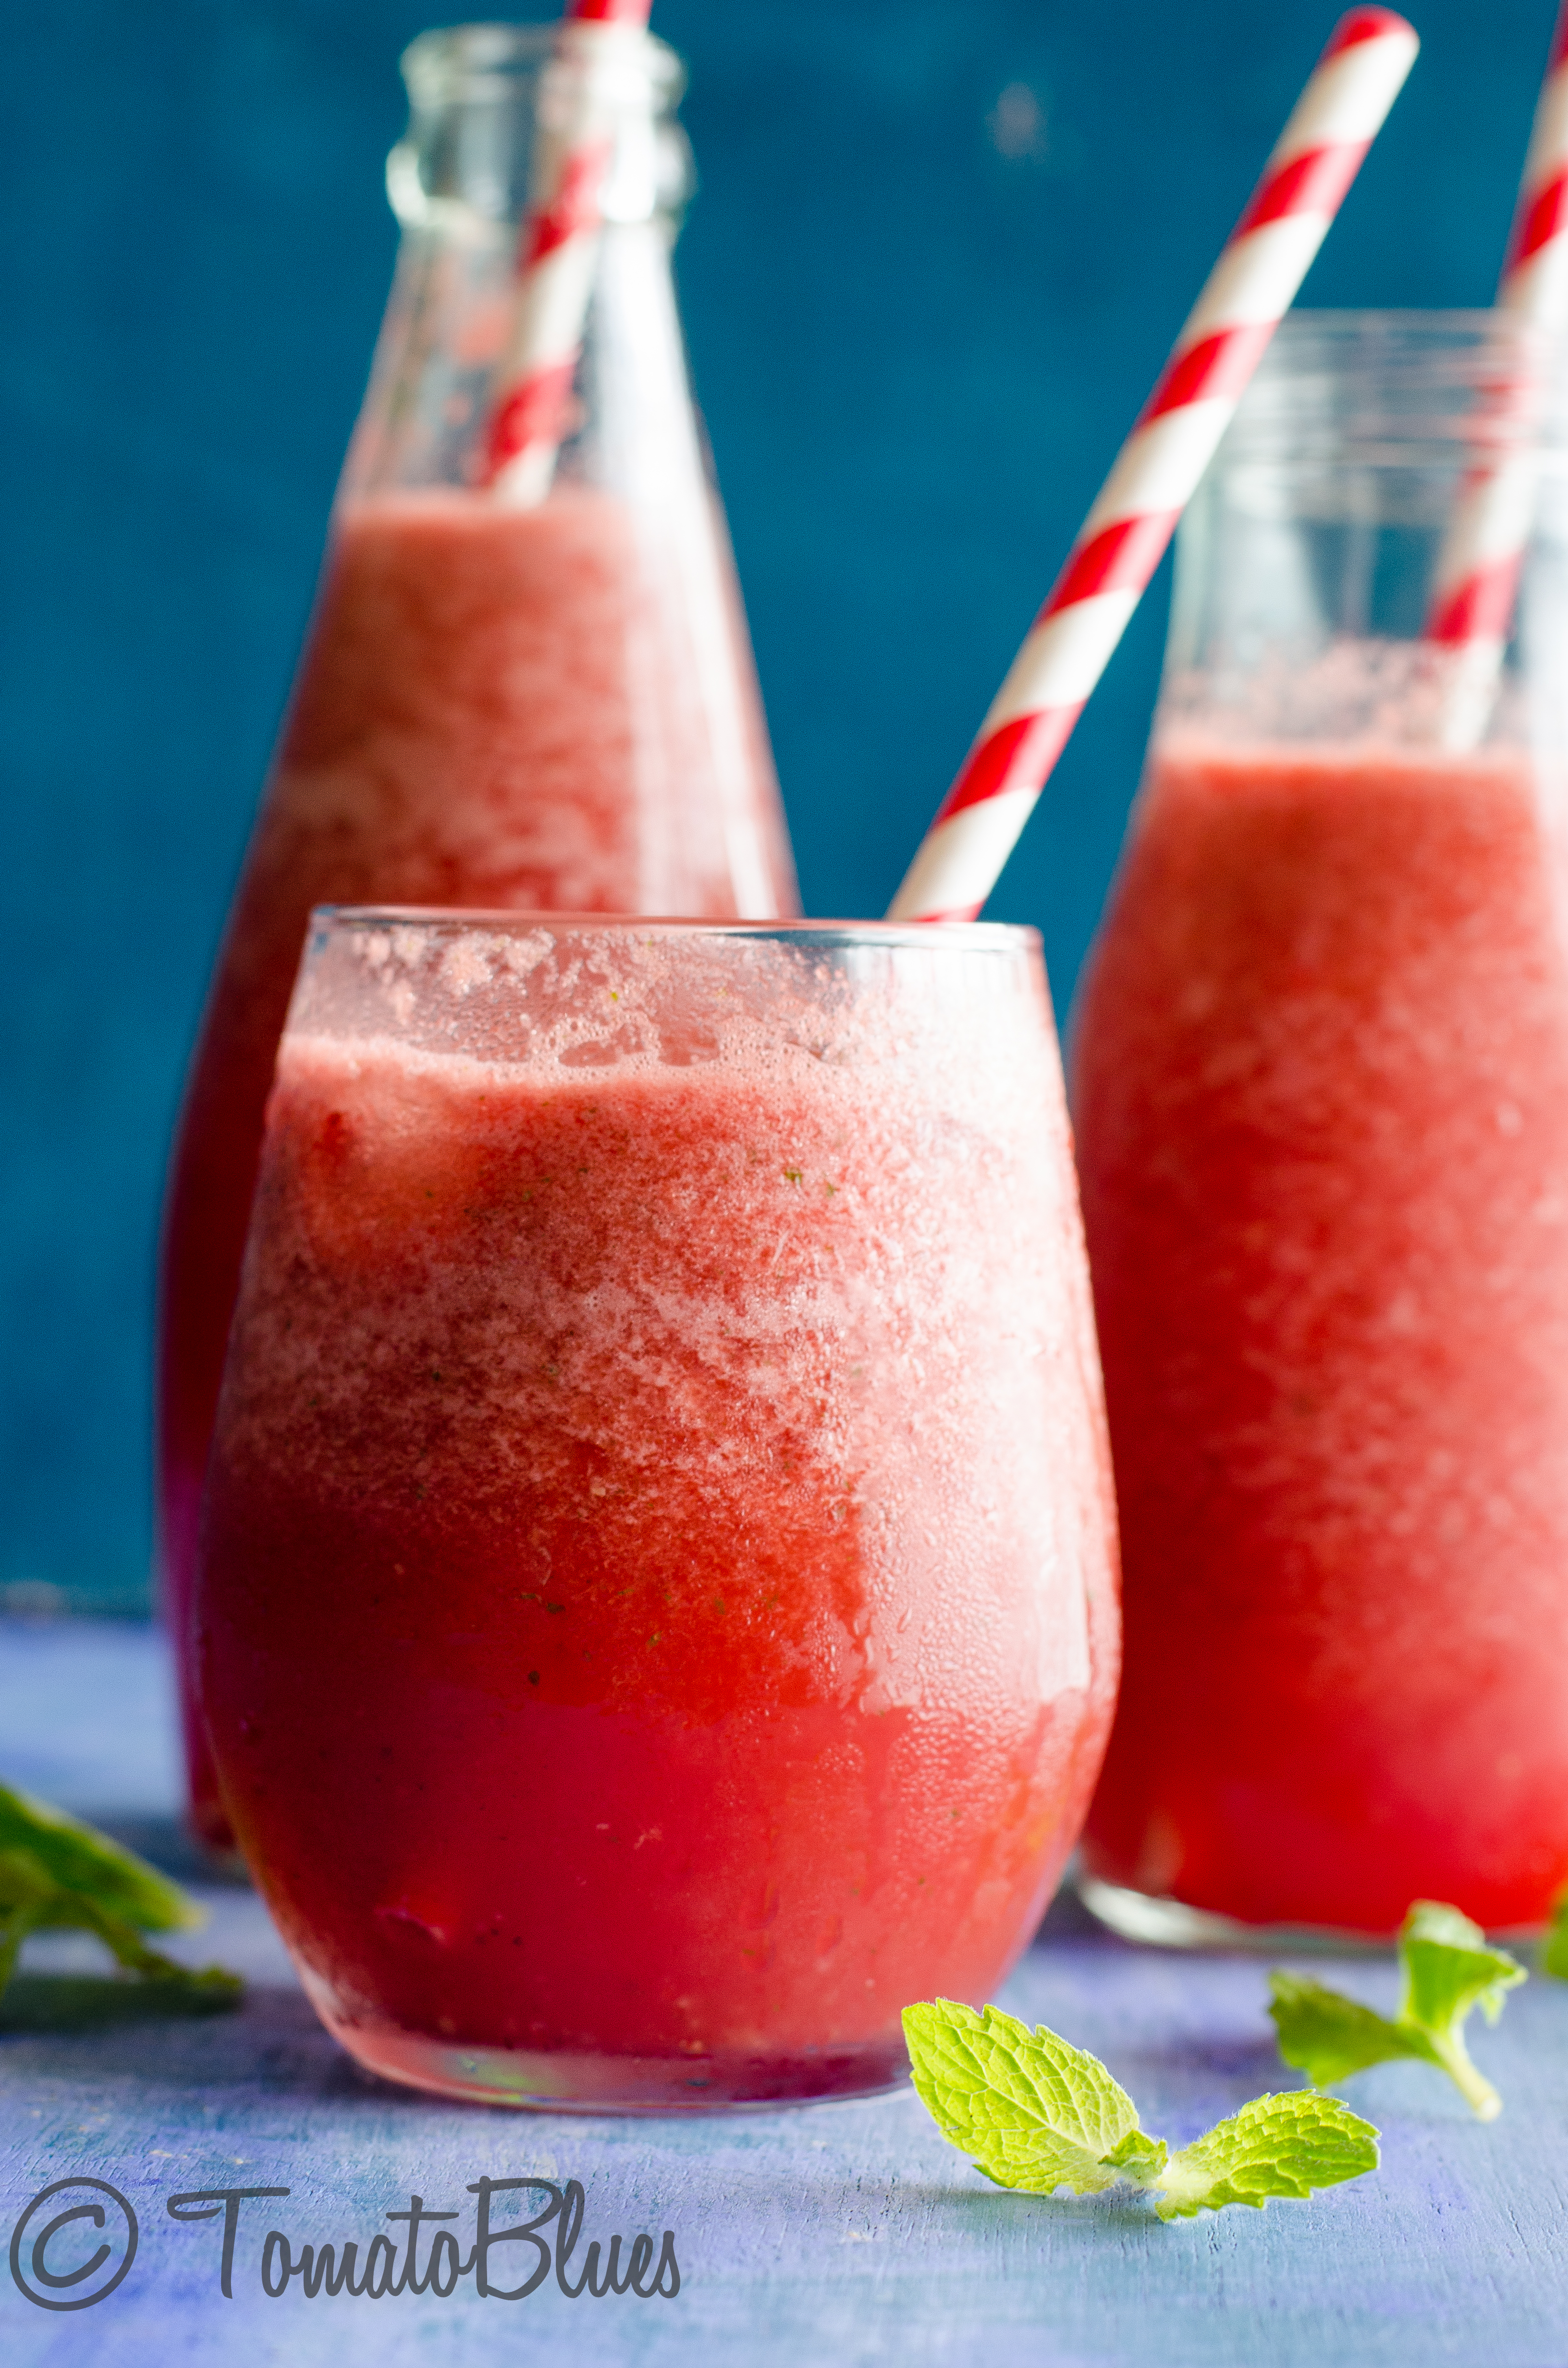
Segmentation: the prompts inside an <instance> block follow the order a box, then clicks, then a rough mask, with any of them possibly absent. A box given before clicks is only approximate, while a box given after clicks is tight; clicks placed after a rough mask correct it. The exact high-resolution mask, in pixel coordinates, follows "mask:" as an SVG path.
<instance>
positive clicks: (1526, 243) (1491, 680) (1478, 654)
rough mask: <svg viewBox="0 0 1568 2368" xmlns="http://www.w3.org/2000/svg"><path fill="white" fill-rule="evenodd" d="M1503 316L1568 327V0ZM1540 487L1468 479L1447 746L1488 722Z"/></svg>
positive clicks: (1445, 619)
mask: <svg viewBox="0 0 1568 2368" xmlns="http://www.w3.org/2000/svg"><path fill="white" fill-rule="evenodd" d="M1496 310H1497V311H1498V312H1499V313H1504V314H1506V315H1507V316H1508V317H1510V318H1511V319H1513V320H1515V321H1518V322H1521V323H1522V324H1524V325H1525V326H1527V327H1528V328H1531V329H1534V330H1536V331H1538V332H1539V333H1540V336H1541V337H1542V338H1543V339H1546V338H1549V337H1550V338H1555V337H1559V336H1561V335H1562V330H1563V328H1564V327H1565V326H1568V0H1563V6H1562V10H1561V12H1560V14H1559V16H1558V19H1557V26H1556V29H1555V31H1554V32H1553V34H1552V37H1551V53H1550V55H1549V57H1548V59H1547V65H1546V79H1545V80H1544V82H1543V83H1542V84H1541V86H1540V98H1539V99H1538V100H1537V101H1536V110H1535V122H1534V125H1533V127H1532V130H1531V132H1530V144H1529V147H1528V151H1527V153H1526V156H1525V169H1524V174H1523V177H1522V178H1521V180H1520V183H1519V198H1518V204H1517V209H1516V211H1515V214H1514V226H1513V231H1512V233H1511V235H1510V237H1509V240H1508V251H1507V254H1506V257H1505V259H1504V264H1503V276H1502V278H1501V279H1499V281H1498V283H1497V296H1496ZM1541 392H1542V390H1541V388H1540V386H1539V384H1535V383H1530V382H1526V383H1521V384H1518V385H1516V386H1515V387H1513V388H1511V389H1504V390H1502V391H1501V393H1500V397H1499V400H1498V403H1497V404H1496V406H1495V409H1494V420H1495V423H1496V425H1497V426H1498V427H1500V428H1502V429H1503V430H1504V431H1505V432H1506V430H1507V428H1508V427H1509V426H1510V425H1511V426H1512V427H1513V429H1514V431H1515V432H1516V433H1517V431H1518V430H1519V429H1520V428H1521V427H1525V426H1527V425H1528V421H1529V418H1530V415H1531V413H1532V411H1533V409H1534V406H1535V404H1536V403H1538V402H1539V399H1540V393H1541ZM1536 488H1537V469H1536V462H1535V459H1534V456H1533V454H1531V453H1528V452H1520V453H1517V454H1514V455H1512V456H1509V457H1506V458H1504V459H1503V460H1501V461H1496V462H1494V463H1493V464H1491V465H1489V466H1486V467H1483V468H1478V469H1474V470H1472V471H1471V472H1470V474H1469V475H1468V476H1467V478H1466V480H1465V482H1464V484H1463V485H1462V486H1461V488H1460V494H1459V498H1458V500H1457V501H1456V502H1455V504H1454V514H1453V517H1452V518H1451V519H1450V520H1449V530H1448V533H1447V535H1446V536H1445V538H1444V541H1443V548H1442V551H1441V552H1440V553H1439V555H1438V560H1437V571H1436V575H1435V579H1434V585H1433V592H1432V601H1431V608H1430V610H1429V613H1428V617H1427V623H1426V636H1427V639H1428V640H1429V641H1434V642H1439V643H1446V644H1448V646H1449V648H1450V649H1452V650H1453V651H1454V652H1455V653H1456V663H1455V669H1454V676H1453V679H1452V680H1451V682H1449V684H1448V685H1447V686H1446V691H1445V697H1444V701H1443V721H1442V726H1441V737H1442V739H1443V741H1444V743H1445V744H1446V745H1447V746H1449V747H1473V746H1475V744H1476V742H1477V741H1479V740H1480V739H1481V738H1482V737H1483V734H1484V733H1485V730H1486V726H1487V723H1488V721H1489V719H1490V717H1491V713H1492V709H1493V706H1494V703H1495V700H1496V694H1497V684H1498V680H1499V678H1500V677H1501V674H1502V668H1503V652H1504V650H1505V649H1506V646H1507V640H1508V634H1509V632H1510V630H1511V628H1512V624H1513V618H1514V604H1515V600H1516V598H1517V593H1518V586H1519V573H1520V570H1521V568H1522V566H1523V564H1524V555H1525V545H1526V544H1527V543H1528V541H1529V536H1530V529H1531V527H1532V525H1533V524H1534V520H1535V507H1536Z"/></svg>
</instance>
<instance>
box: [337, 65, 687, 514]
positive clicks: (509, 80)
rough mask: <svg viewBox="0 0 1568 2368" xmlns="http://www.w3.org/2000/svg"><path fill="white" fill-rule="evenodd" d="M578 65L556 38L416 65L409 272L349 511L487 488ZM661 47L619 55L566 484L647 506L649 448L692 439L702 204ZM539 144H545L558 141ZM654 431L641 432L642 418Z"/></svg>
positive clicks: (374, 372) (403, 172)
mask: <svg viewBox="0 0 1568 2368" xmlns="http://www.w3.org/2000/svg"><path fill="white" fill-rule="evenodd" d="M581 71H582V67H581V63H580V61H579V60H577V59H576V58H574V56H573V55H572V54H571V53H570V51H565V50H563V49H562V47H561V46H560V45H559V44H558V40H557V33H556V28H552V27H545V26H526V27H520V26H502V25H494V26H467V27H462V28H459V29H458V30H457V31H455V32H438V33H427V34H425V35H423V36H421V38H420V39H419V40H417V41H415V43H414V44H413V46H412V47H411V49H410V50H409V51H407V52H406V53H405V56H404V59H403V74H404V78H405V80H406V82H407V85H408V90H409V99H410V110H409V126H408V131H407V133H406V134H405V136H404V138H403V140H402V141H400V142H399V143H398V145H397V146H396V147H395V148H394V149H393V150H392V154H391V156H390V157H389V158H388V160H387V189H388V195H389V197H390V199H391V201H392V209H393V211H394V212H395V213H396V215H397V216H398V219H399V222H401V224H402V228H403V237H402V242H401V245H400V247H399V252H398V261H397V268H396V272H395V275H394V278H393V283H392V294H391V297H390V299H389V302H388V306H387V312H386V316H385V319H384V322H383V324H382V328H381V336H380V339H379V341H378V344H377V348H376V356H375V360H374V363H373V365H372V369H371V374H370V382H369V389H368V392H367V394H366V398H365V402H364V404H363V406H362V409H361V412H360V416H359V421H358V427H357V428H356V432H355V437H354V441H353V444H352V446H351V448H350V451H349V455H348V461H347V466H346V469H345V472H344V479H343V484H342V487H341V489H340V490H341V493H342V495H345V496H348V497H354V496H360V495H369V494H375V493H383V492H389V491H392V490H405V491H408V490H415V489H417V488H428V487H438V486H446V487H451V488H465V487H471V486H472V485H473V484H475V483H476V481H477V479H478V477H479V475H480V473H481V469H482V465H483V432H484V426H485V420H486V416H487V407H488V404H489V402H490V399H491V391H492V381H493V375H494V370H495V366H496V363H497V361H498V359H499V358H500V356H501V353H502V349H503V347H504V345H505V342H506V335H507V329H508V324H509V322H510V319H511V307H512V301H513V291H514V286H515V273H516V263H517V245H518V238H519V233H520V231H521V228H522V224H523V222H524V219H525V216H526V213H527V209H528V197H529V192H530V189H531V188H532V187H533V184H534V178H535V174H536V169H537V161H538V149H539V144H540V139H541V136H542V137H543V138H545V139H548V137H549V136H550V131H549V127H550V125H551V120H552V119H553V118H555V117H557V116H559V115H561V114H562V113H569V111H570V108H571V103H572V91H571V88H570V84H571V80H572V77H573V76H574V75H575V74H578V73H580V72H581ZM681 83H682V74H681V68H680V64H679V62H678V60H677V59H676V57H675V55H674V53H673V52H672V51H669V50H668V49H667V48H666V47H665V44H664V43H663V42H660V41H657V40H653V39H652V38H651V37H649V36H646V35H636V34H632V35H629V36H627V37H626V38H625V39H624V40H618V44H617V51H616V59H615V67H614V73H613V75H612V78H611V85H610V94H609V109H608V112H609V120H610V136H611V139H612V149H611V157H610V162H609V165H608V171H607V174H606V176H605V181H604V184H603V188H602V191H601V197H600V211H601V213H602V217H603V229H602V231H601V233H600V235H599V243H598V251H597V258H596V263H595V269H594V281H593V289H592V293H591V296H590V301H589V305H588V312H587V317H586V320H585V326H584V336H583V350H582V357H581V360H580V362H579V365H578V370H577V375H576V380H575V384H574V405H573V411H572V417H571V433H570V435H569V437H568V439H567V441H566V443H565V445H564V446H563V448H562V453H561V458H560V462H559V467H558V472H557V476H558V482H560V483H561V484H563V485H570V484H573V483H584V482H586V483H590V484H597V485H601V486H604V487H606V488H607V489H608V490H613V491H616V492H620V493H626V494H628V495H632V496H633V497H635V495H636V494H637V492H638V490H639V488H640V487H641V486H643V485H644V484H646V482H647V481H648V480H649V474H650V467H651V466H652V471H653V477H655V478H656V476H657V474H658V467H657V462H656V461H655V460H654V457H653V454H652V453H651V452H650V450H649V446H650V441H651V439H653V438H656V437H657V435H658V433H659V427H658V423H659V422H661V421H662V422H663V424H664V429H665V433H666V434H668V433H670V432H680V431H681V423H683V422H684V423H685V425H684V434H685V436H686V437H687V438H690V437H691V436H692V433H693V431H692V428H691V425H690V420H689V411H690V396H689V389H688V385H687V373H686V362H685V353H684V347H683V344H682V339H681V335H680V329H679V324H678V319H677V316H676V307H675V298H674V291H673V287H672V284H671V275H670V268H669V261H670V252H671V249H672V247H673V245H674V242H675V238H676V234H677V232H678V229H679V224H680V218H681V213H682V211H683V209H684V206H685V202H686V199H687V196H688V195H689V192H690V188H691V183H692V173H691V162H690V152H689V149H688V148H687V142H686V138H685V134H684V132H683V131H682V130H681V128H680V125H679V123H678V122H677V120H676V117H675V113H674V109H675V106H676V100H677V98H678V97H679V94H680V89H681ZM541 128H542V130H541ZM634 415H640V416H634Z"/></svg>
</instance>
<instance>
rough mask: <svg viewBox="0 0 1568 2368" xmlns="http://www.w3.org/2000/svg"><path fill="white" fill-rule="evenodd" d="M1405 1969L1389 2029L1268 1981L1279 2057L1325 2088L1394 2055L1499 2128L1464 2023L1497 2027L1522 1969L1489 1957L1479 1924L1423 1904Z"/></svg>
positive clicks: (1313, 1989) (1408, 1934)
mask: <svg viewBox="0 0 1568 2368" xmlns="http://www.w3.org/2000/svg"><path fill="white" fill-rule="evenodd" d="M1399 1962H1400V1969H1401V1976H1402V1978H1401V1985H1400V1999H1399V2011H1398V2013H1397V2014H1396V2015H1395V2016H1394V2018H1393V2020H1392V2021H1389V2020H1388V2018H1387V2017H1386V2016H1384V2015H1381V2014H1376V2013H1374V2012H1373V2010H1372V2009H1371V2008H1370V2007H1369V2006H1363V2005H1362V2004H1361V2003H1360V2001H1359V2000H1358V1999H1357V1998H1346V1996H1345V1995H1344V1993H1343V1991H1340V1990H1334V1989H1330V1988H1328V1987H1326V1985H1325V1984H1324V1983H1323V1982H1314V1981H1312V1980H1310V1979H1309V1978H1307V1977H1306V1976H1304V1975H1300V1974H1287V1973H1283V1972H1275V1973H1272V1974H1270V1975H1269V1976H1268V1986H1269V1988H1270V1990H1271V1991H1272V1993H1273V2003H1272V2004H1271V2006H1270V2007H1269V2009H1268V2011H1269V2013H1270V2014H1271V2015H1272V2016H1273V2018H1274V2027H1275V2029H1276V2030H1277V2031H1278V2033H1279V2053H1280V2055H1282V2056H1283V2057H1284V2059H1285V2061H1286V2063H1287V2064H1293V2065H1294V2066H1296V2068H1297V2069H1298V2071H1301V2072H1304V2073H1305V2074H1306V2075H1307V2078H1309V2079H1310V2080H1313V2081H1316V2082H1317V2083H1318V2084H1319V2085H1323V2084H1324V2083H1326V2082H1328V2081H1330V2080H1343V2079H1346V2078H1347V2077H1348V2076H1349V2075H1350V2074H1351V2073H1352V2072H1364V2071H1365V2070H1366V2069H1367V2067H1368V2066H1369V2065H1372V2064H1384V2063H1388V2062H1389V2061H1391V2060H1392V2058H1393V2057H1395V2056H1401V2055H1414V2056H1418V2057H1419V2058H1420V2059H1421V2060H1422V2061H1423V2062H1425V2063H1427V2064H1435V2065H1437V2067H1438V2069H1439V2070H1440V2071H1444V2072H1446V2073H1447V2074H1448V2076H1449V2079H1450V2080H1452V2081H1453V2083H1454V2085H1455V2087H1456V2088H1457V2089H1459V2092H1460V2095H1461V2096H1462V2097H1463V2098H1464V2100H1465V2101H1466V2102H1467V2104H1469V2105H1470V2106H1471V2108H1472V2110H1473V2111H1474V2112H1476V2113H1477V2114H1478V2115H1479V2117H1480V2119H1481V2120H1482V2121H1483V2122H1494V2121H1495V2120H1496V2118H1497V2116H1498V2114H1499V2113H1500V2112H1502V2110H1503V2100H1502V2099H1501V2097H1499V2095H1498V2094H1497V2091H1496V2089H1494V2087H1493V2085H1492V2083H1491V2081H1490V2080H1488V2079H1487V2078H1485V2076H1484V2075H1483V2073H1481V2072H1479V2071H1478V2070H1477V2069H1476V2066H1474V2064H1472V2063H1471V2057H1470V2051H1469V2049H1468V2048H1467V2047H1466V2045H1465V2043H1464V2023H1465V2019H1466V2017H1467V2016H1468V2015H1469V2014H1470V2012H1471V2009H1472V2008H1474V2007H1477V2006H1479V2007H1480V2009H1481V2011H1482V2013H1483V2015H1484V2016H1485V2017H1486V2020H1487V2021H1488V2022H1495V2021H1496V2020H1497V2018H1498V2016H1499V2015H1500V2014H1501V2013H1502V2011H1503V2000H1504V1998H1505V1995H1506V1992H1507V1991H1509V1990H1511V1989H1513V1988H1514V1987H1516V1986H1517V1984H1518V1983H1520V1982H1522V1981H1523V1980H1524V1978H1525V1969H1524V1967H1523V1966H1522V1965H1521V1964H1519V1963H1518V1961H1517V1958H1514V1957H1510V1956H1509V1955H1508V1953H1507V1952H1506V1950H1504V1949H1489V1948H1488V1947H1487V1945H1486V1935H1485V1933H1484V1932H1483V1930H1482V1929H1481V1927H1480V1925H1479V1924H1472V1923H1471V1920H1470V1918H1469V1917H1468V1916H1461V1915H1460V1911H1459V1909H1458V1908H1457V1907H1444V1906H1443V1905H1442V1904H1441V1903H1440V1902H1439V1901H1437V1900H1434V1899H1418V1900H1417V1901H1416V1902H1415V1907H1412V1909H1411V1911H1410V1913H1409V1915H1408V1916H1407V1917H1406V1918H1405V1919H1404V1922H1403V1924H1402V1925H1401V1927H1400V1931H1399Z"/></svg>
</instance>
